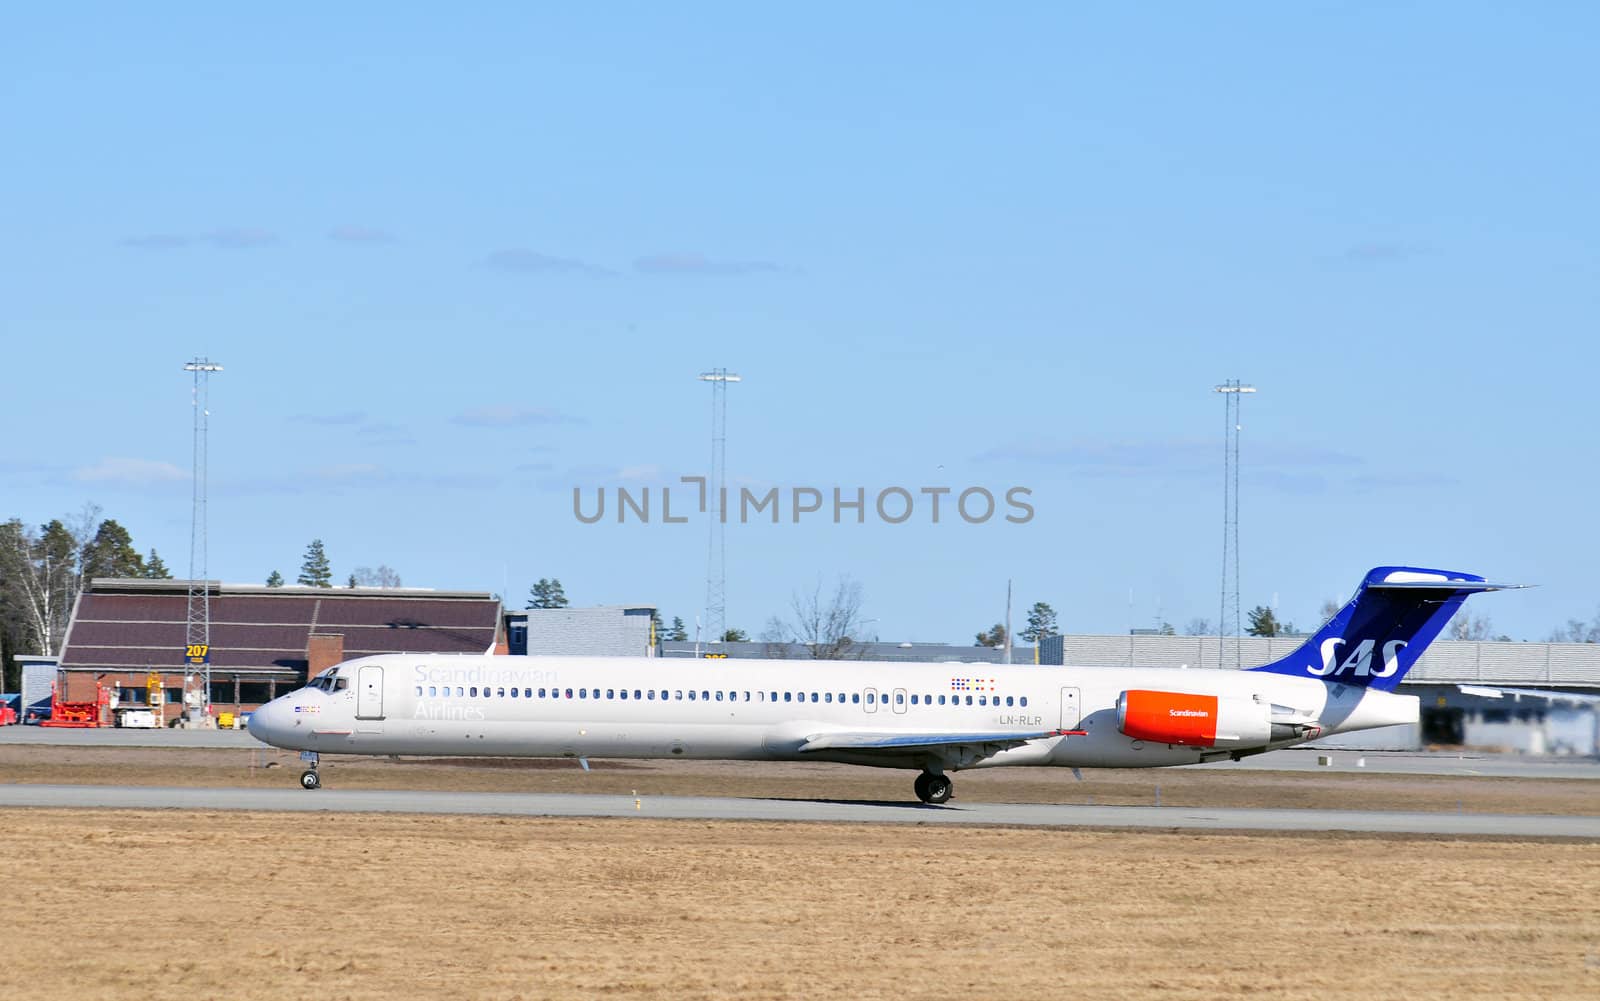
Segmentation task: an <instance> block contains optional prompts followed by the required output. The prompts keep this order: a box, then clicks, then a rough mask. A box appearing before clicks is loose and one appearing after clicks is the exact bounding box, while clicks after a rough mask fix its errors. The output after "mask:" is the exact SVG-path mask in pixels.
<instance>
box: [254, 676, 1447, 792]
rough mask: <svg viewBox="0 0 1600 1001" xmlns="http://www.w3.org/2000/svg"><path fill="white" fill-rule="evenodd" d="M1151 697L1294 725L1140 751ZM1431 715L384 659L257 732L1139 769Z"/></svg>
mask: <svg viewBox="0 0 1600 1001" xmlns="http://www.w3.org/2000/svg"><path fill="white" fill-rule="evenodd" d="M1138 689H1148V690H1156V691H1159V692H1171V693H1192V694H1195V695H1214V696H1217V697H1219V698H1221V699H1224V700H1233V701H1234V702H1235V703H1236V704H1239V705H1247V706H1257V707H1261V711H1262V712H1269V713H1270V714H1271V718H1272V720H1273V721H1274V722H1275V723H1282V724H1283V725H1282V726H1281V727H1280V726H1274V727H1273V728H1272V731H1271V732H1272V736H1271V737H1266V738H1262V739H1260V740H1259V741H1255V742H1253V743H1248V744H1239V743H1235V744H1232V745H1223V744H1219V745H1218V746H1214V747H1196V746H1188V745H1185V744H1169V743H1162V742H1154V741H1150V740H1137V739H1134V738H1132V737H1129V736H1128V735H1127V734H1125V733H1123V732H1121V730H1120V729H1119V727H1118V719H1117V709H1116V706H1117V701H1118V697H1119V695H1121V694H1122V693H1124V692H1126V691H1129V690H1138ZM1417 713H1418V702H1417V699H1416V698H1415V697H1414V696H1405V695H1396V694H1392V693H1388V692H1379V691H1373V690H1369V689H1365V688H1360V687H1352V686H1347V685H1342V684H1332V683H1328V682H1324V681H1320V680H1317V679H1314V678H1299V677H1290V676H1285V675H1277V674H1269V673H1262V672H1253V671H1216V670H1187V669H1184V670H1175V669H1166V668H1085V667H1036V666H999V665H992V664H898V663H881V662H866V661H863V662H841V661H750V660H726V659H716V660H689V659H683V660H677V659H665V658H653V659H648V658H631V657H611V658H608V657H505V656H463V655H439V654H415V655H405V654H387V655H383V656H377V657H367V658H362V659H360V660H353V661H349V662H346V663H344V664H341V665H339V666H338V667H337V668H333V669H330V671H329V672H325V673H324V675H322V676H320V677H319V679H318V683H314V686H311V687H306V688H302V689H299V690H297V691H295V692H292V693H290V694H288V695H285V696H283V697H281V698H279V699H276V700H274V701H273V702H271V703H269V704H268V705H266V706H263V707H262V708H261V709H260V710H258V711H257V712H256V713H255V714H254V716H253V717H252V719H251V723H250V730H251V732H252V733H253V734H255V735H256V736H257V737H259V738H260V739H262V740H264V741H266V742H267V743H270V744H274V745H276V746H279V747H286V748H291V749H295V750H302V751H314V752H318V753H321V754H385V755H396V754H404V755H496V756H526V757H561V756H565V757H581V758H674V757H681V758H717V759H762V760H797V759H807V760H817V759H822V760H830V761H844V762H851V763H856V764H863V765H876V766H883V767H904V768H928V767H930V764H933V765H937V766H938V767H940V768H944V769H950V770H959V769H962V768H974V767H993V766H1000V765H1062V766H1069V767H1080V766H1081V767H1115V768H1136V767H1151V766H1160V765H1182V764H1193V763H1196V762H1199V761H1206V760H1214V759H1217V758H1225V757H1232V756H1240V755H1243V754H1254V753H1259V752H1260V751H1263V750H1270V749H1275V748H1279V747H1287V746H1291V745H1293V744H1297V743H1302V742H1303V741H1305V740H1309V739H1314V738H1315V737H1318V736H1322V735H1326V734H1330V733H1341V732H1346V731H1350V730H1362V729H1368V728H1372V727H1379V726H1391V725H1395V724H1402V723H1413V722H1415V721H1416V719H1417ZM1040 731H1068V732H1066V733H1062V734H1056V735H1050V736H1046V737H1043V738H1040V739H1032V740H1029V741H1028V742H1027V743H1025V744H1023V745H1022V746H1017V747H1011V748H1009V749H1005V750H999V751H995V752H989V751H985V752H982V753H975V752H973V751H972V750H971V749H962V748H959V747H954V746H952V747H950V748H946V749H943V750H941V751H938V752H933V751H929V750H928V749H927V748H925V747H924V748H920V749H917V750H913V751H907V752H906V753H904V754H895V753H893V752H885V751H884V750H882V749H874V750H872V751H870V752H864V751H856V750H838V749H834V750H824V751H807V752H804V753H802V752H801V750H800V748H801V746H802V745H803V744H805V743H806V742H807V741H810V740H812V739H814V738H816V737H818V736H819V735H827V734H834V733H837V734H861V733H875V734H876V733H881V734H891V735H892V734H900V733H904V734H940V735H957V736H959V735H961V734H965V733H972V734H988V735H994V734H1009V733H1017V734H1027V733H1032V734H1037V733H1039V732H1040ZM951 743H952V744H956V743H959V742H958V741H953V742H951Z"/></svg>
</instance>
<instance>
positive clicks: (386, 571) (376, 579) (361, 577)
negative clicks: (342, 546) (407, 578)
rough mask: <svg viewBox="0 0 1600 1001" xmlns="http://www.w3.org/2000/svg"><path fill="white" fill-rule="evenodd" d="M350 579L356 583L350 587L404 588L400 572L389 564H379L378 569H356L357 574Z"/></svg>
mask: <svg viewBox="0 0 1600 1001" xmlns="http://www.w3.org/2000/svg"><path fill="white" fill-rule="evenodd" d="M350 579H351V580H352V581H354V583H352V584H351V585H350V586H351V587H387V588H395V587H400V586H402V585H401V583H400V573H399V571H397V570H395V568H394V567H391V566H389V565H388V564H387V563H379V564H378V566H377V568H376V569H374V568H373V567H356V572H355V573H353V574H351V575H350Z"/></svg>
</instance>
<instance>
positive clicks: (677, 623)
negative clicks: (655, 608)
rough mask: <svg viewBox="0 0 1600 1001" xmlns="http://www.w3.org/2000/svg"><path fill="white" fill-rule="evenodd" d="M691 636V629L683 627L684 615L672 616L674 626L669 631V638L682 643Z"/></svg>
mask: <svg viewBox="0 0 1600 1001" xmlns="http://www.w3.org/2000/svg"><path fill="white" fill-rule="evenodd" d="M688 638H689V631H688V630H687V629H685V628H684V627H683V616H681V615H674V616H673V617H672V628H671V629H670V630H668V631H667V639H669V640H672V641H673V642H674V643H682V642H683V641H685V640H687V639H688Z"/></svg>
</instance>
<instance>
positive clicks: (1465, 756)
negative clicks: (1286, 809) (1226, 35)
mask: <svg viewBox="0 0 1600 1001" xmlns="http://www.w3.org/2000/svg"><path fill="white" fill-rule="evenodd" d="M0 744H40V745H53V746H57V747H177V748H195V747H213V748H214V747H224V748H226V747H234V748H243V749H245V750H249V749H251V748H254V749H256V750H263V749H267V748H268V745H266V744H263V743H261V742H260V741H259V740H256V739H255V738H254V737H252V736H250V734H249V733H247V732H245V731H244V730H178V729H165V730H119V729H116V728H112V727H106V728H101V729H92V730H56V729H49V728H41V727H37V726H5V727H0ZM1323 756H1326V757H1328V758H1330V759H1331V760H1332V764H1331V765H1320V764H1318V759H1319V758H1320V757H1323ZM1183 767H1186V768H1208V769H1223V770H1228V769H1248V770H1250V771H1262V770H1265V771H1280V772H1298V771H1321V772H1329V771H1332V772H1372V773H1377V774H1385V775H1455V776H1463V775H1465V776H1490V777H1501V778H1523V779H1600V759H1596V758H1592V757H1591V758H1558V757H1529V756H1526V755H1518V754H1477V753H1473V752H1461V753H1458V752H1453V751H1432V752H1429V751H1359V750H1345V749H1329V748H1314V747H1291V748H1287V749H1285V750H1281V751H1273V752H1272V753H1271V754H1260V755H1256V756H1255V757H1252V758H1246V759H1244V760H1243V761H1223V762H1216V763H1214V764H1209V765H1185V766H1183Z"/></svg>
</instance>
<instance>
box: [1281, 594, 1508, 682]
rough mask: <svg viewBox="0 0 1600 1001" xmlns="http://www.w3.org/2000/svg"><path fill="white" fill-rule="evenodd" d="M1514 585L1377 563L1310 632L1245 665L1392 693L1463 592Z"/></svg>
mask: <svg viewBox="0 0 1600 1001" xmlns="http://www.w3.org/2000/svg"><path fill="white" fill-rule="evenodd" d="M1516 586H1519V585H1515V584H1490V583H1488V582H1486V581H1485V580H1484V579H1483V578H1482V577H1479V576H1477V575H1476V574H1469V573H1457V572H1455V571H1453V570H1424V569H1421V568H1418V567H1376V568H1374V569H1372V570H1369V571H1368V572H1367V576H1366V577H1365V578H1363V579H1362V581H1361V587H1360V588H1359V589H1357V590H1356V594H1355V597H1354V598H1351V599H1350V603H1349V604H1347V605H1345V606H1344V607H1343V608H1341V609H1339V612H1338V614H1336V615H1335V616H1334V617H1333V618H1332V619H1330V620H1328V624H1327V625H1325V626H1323V627H1322V628H1321V629H1319V630H1317V633H1316V635H1314V636H1312V637H1311V638H1310V639H1308V640H1306V641H1305V643H1303V644H1301V646H1300V647H1299V648H1298V649H1297V650H1295V651H1294V653H1291V654H1290V655H1289V656H1287V657H1285V658H1283V659H1282V660H1277V661H1273V662H1272V663H1270V664H1265V665H1263V666H1261V667H1256V668H1251V670H1254V671H1268V672H1270V673H1272V674H1290V675H1295V676H1303V677H1307V678H1320V679H1322V680H1325V681H1336V682H1338V683H1340V684H1344V685H1356V686H1358V687H1363V688H1376V689H1380V690H1382V691H1394V689H1395V688H1396V686H1398V685H1399V684H1400V679H1401V678H1403V677H1405V676H1406V672H1407V671H1409V670H1411V666H1412V665H1413V664H1415V663H1416V662H1417V658H1418V657H1421V656H1422V652H1423V651H1424V650H1426V649H1427V648H1428V644H1429V643H1432V642H1433V641H1434V639H1435V637H1437V636H1438V635H1439V632H1440V631H1441V630H1442V629H1444V627H1445V623H1447V622H1449V621H1450V617H1451V616H1453V615H1455V613H1456V610H1457V609H1458V608H1460V607H1461V603H1462V602H1463V601H1465V600H1467V595H1469V594H1476V593H1478V592H1479V591H1498V590H1501V589H1502V588H1506V587H1516Z"/></svg>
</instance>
